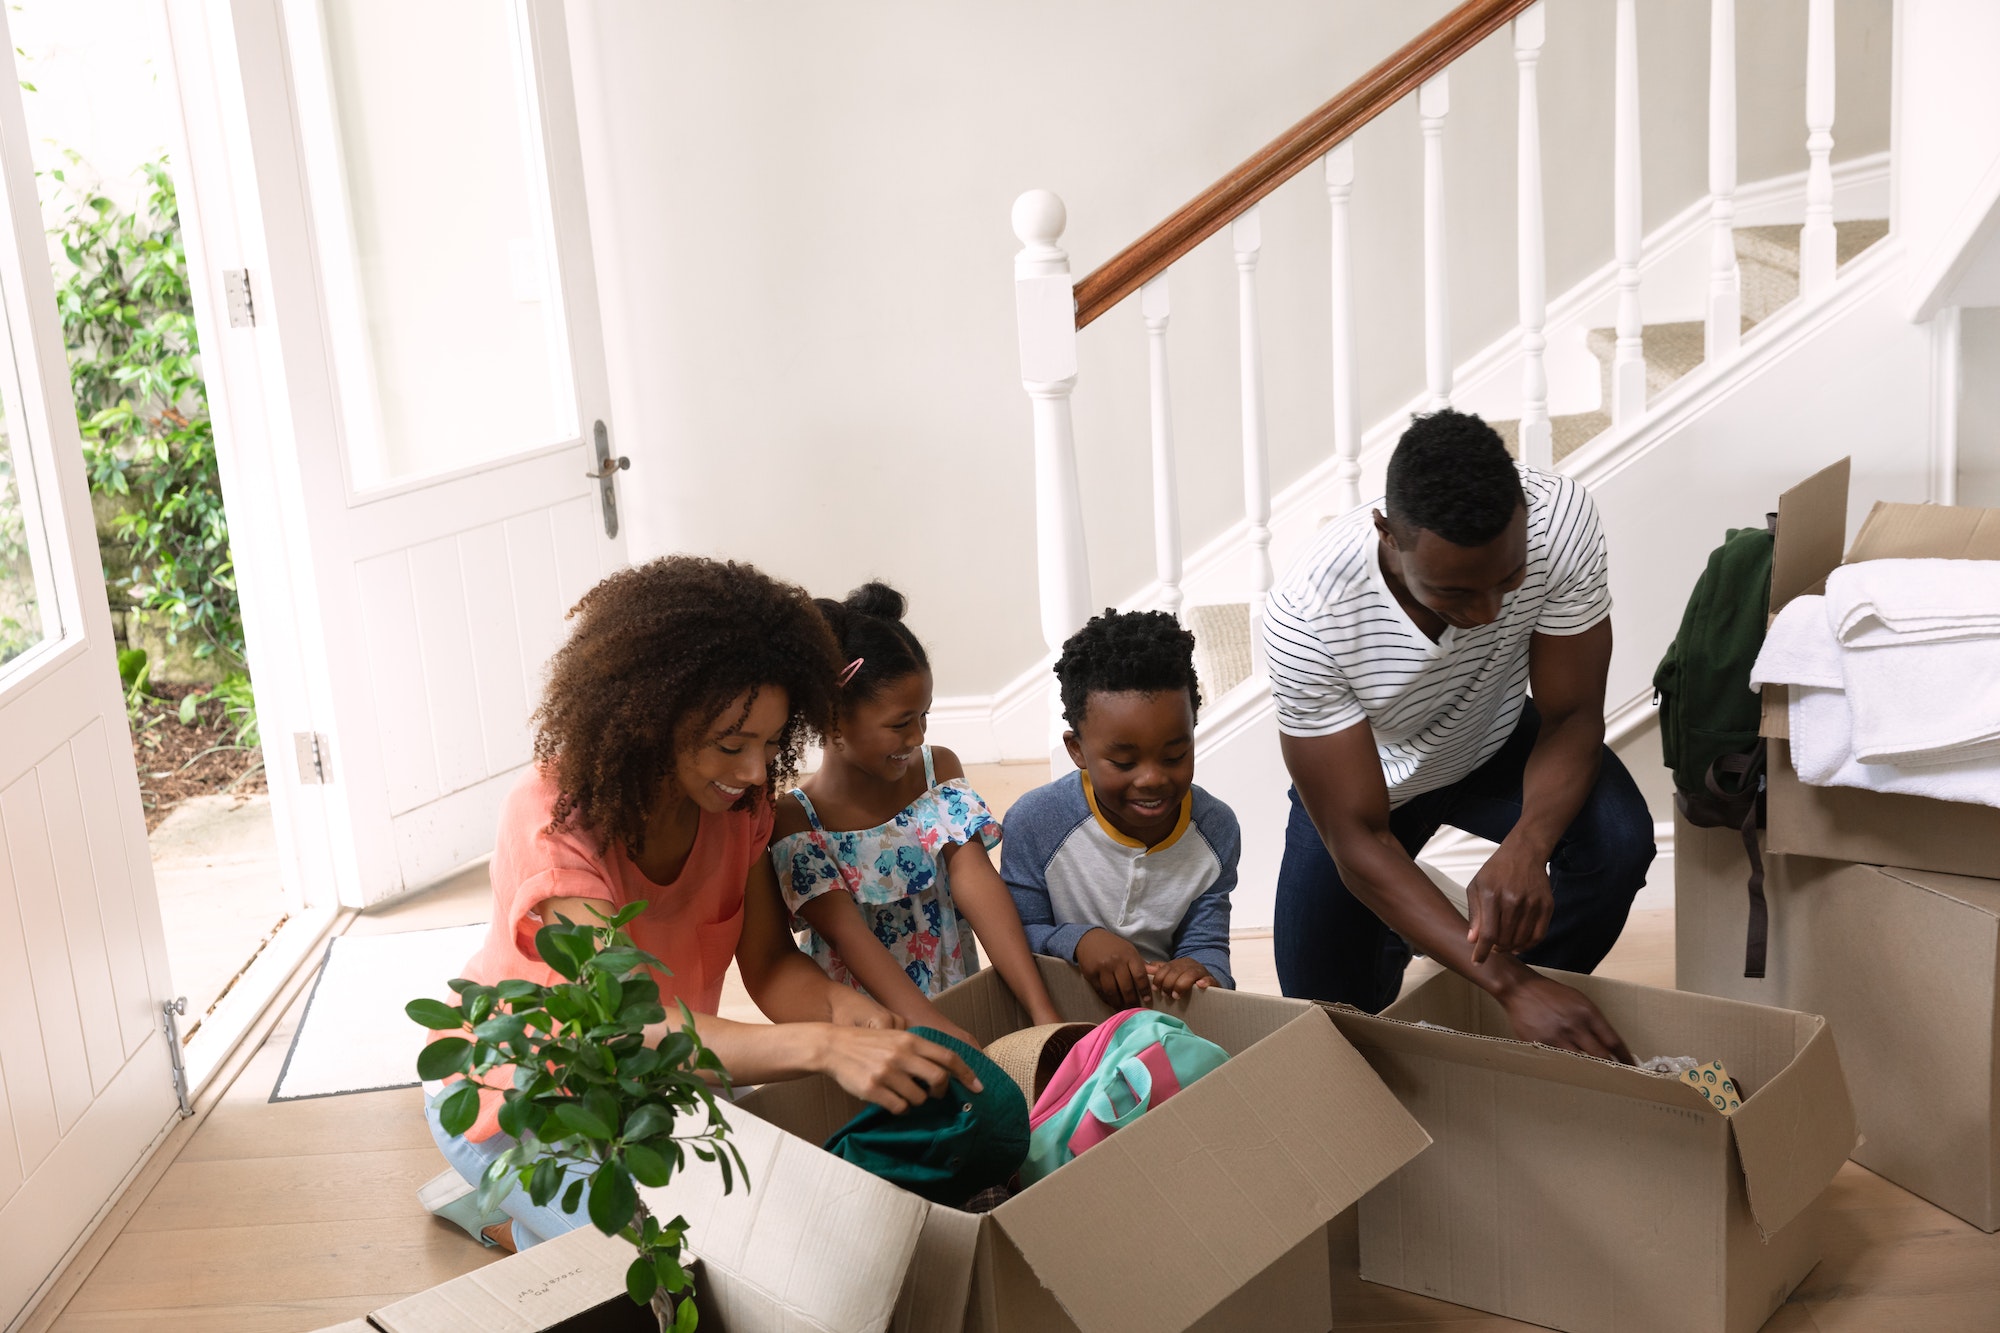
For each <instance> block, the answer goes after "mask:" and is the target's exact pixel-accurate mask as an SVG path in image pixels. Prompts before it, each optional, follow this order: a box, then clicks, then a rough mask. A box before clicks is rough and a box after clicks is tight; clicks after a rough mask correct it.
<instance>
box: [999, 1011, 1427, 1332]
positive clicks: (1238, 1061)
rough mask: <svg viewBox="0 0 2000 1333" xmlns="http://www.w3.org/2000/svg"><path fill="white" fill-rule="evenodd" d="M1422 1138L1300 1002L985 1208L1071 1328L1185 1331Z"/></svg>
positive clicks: (1357, 1059)
mask: <svg viewBox="0 0 2000 1333" xmlns="http://www.w3.org/2000/svg"><path fill="white" fill-rule="evenodd" d="M1429 1143H1430V1136H1429V1135H1427V1134H1425V1133H1424V1131H1423V1129H1422V1127H1421V1126H1419V1125H1418V1124H1417V1122H1416V1121H1415V1120H1414V1119H1413V1118H1412V1117H1411V1116H1410V1114H1409V1113H1408V1112H1407V1111H1405V1110H1404V1109H1403V1108H1402V1107H1401V1106H1400V1105H1399V1104H1398V1103H1397V1101H1396V1099H1395V1097H1394V1096H1392V1095H1391V1094H1390V1092H1389V1090H1388V1088H1386V1087H1385V1086H1383V1084H1382V1081H1381V1080H1380V1079H1378V1078H1377V1077H1376V1076H1375V1073H1374V1071H1373V1070H1371V1069H1370V1068H1369V1067H1368V1064H1367V1062H1366V1061H1365V1060H1363V1059H1362V1058H1361V1056H1360V1055H1359V1054H1358V1053H1357V1052H1356V1051H1355V1050H1354V1048H1353V1047H1351V1046H1349V1045H1348V1044H1347V1042H1346V1041H1345V1040H1343V1039H1342V1038H1341V1036H1340V1034H1339V1033H1338V1032H1336V1031H1335V1030H1334V1029H1333V1026H1332V1025H1331V1024H1329V1023H1327V1022H1325V1021H1323V1020H1322V1019H1321V1018H1320V1016H1319V1015H1318V1014H1317V1013H1314V1012H1311V1011H1307V1012H1304V1013H1301V1014H1300V1015H1299V1016H1298V1017H1297V1018H1295V1019H1293V1020H1292V1021H1291V1022H1289V1023H1287V1024H1285V1026H1284V1027H1282V1028H1281V1029H1280V1030H1279V1031H1277V1032H1275V1033H1273V1034H1272V1035H1271V1036H1269V1037H1267V1038H1266V1039H1265V1040H1263V1041H1261V1042H1259V1043H1257V1044H1256V1045H1255V1046H1254V1047H1252V1048H1251V1049H1249V1050H1247V1051H1245V1052H1244V1053H1242V1054H1241V1055H1238V1056H1236V1057H1234V1058H1233V1059H1232V1060H1230V1062H1229V1063H1228V1064H1226V1065H1224V1066H1223V1067H1222V1068H1221V1069H1220V1070H1217V1071H1216V1072H1215V1073H1213V1074H1210V1075H1209V1076H1208V1077H1207V1078H1205V1079H1203V1080H1202V1081H1201V1082H1199V1083H1197V1084H1195V1085H1194V1086H1192V1087H1190V1088H1188V1089H1187V1090H1186V1091H1184V1092H1182V1093H1181V1094H1180V1095H1179V1096H1177V1097H1175V1098H1174V1099H1173V1100H1172V1101H1170V1102H1168V1103H1166V1104H1165V1105H1164V1106H1161V1107H1160V1108H1158V1109H1157V1110H1155V1111H1152V1112H1149V1113H1148V1114H1147V1115H1145V1116H1143V1117H1142V1118H1140V1119H1139V1120H1138V1121H1136V1122H1134V1123H1133V1124H1132V1125H1130V1126H1129V1127H1127V1128H1126V1129H1123V1130H1121V1131H1119V1132H1118V1133H1117V1134H1115V1135H1113V1136H1112V1137H1111V1138H1109V1139H1107V1140H1106V1141H1105V1142H1103V1143H1101V1144H1099V1145H1098V1146H1097V1147H1095V1148H1092V1149H1091V1150H1090V1151H1089V1152H1087V1153H1084V1154H1083V1155H1082V1156H1080V1157H1078V1158H1076V1159H1075V1160H1074V1161H1072V1162H1070V1163H1069V1164H1067V1165H1066V1166H1064V1167H1063V1168H1062V1169H1061V1170H1059V1171H1057V1172H1056V1173H1055V1174H1054V1175H1052V1176H1050V1177H1049V1178H1048V1179H1046V1180H1043V1181H1041V1182H1039V1183H1037V1184H1036V1185H1034V1186H1033V1187H1032V1188H1030V1189H1028V1190H1026V1191H1025V1192H1023V1193H1021V1194H1019V1195H1017V1196H1015V1197H1014V1198H1013V1199H1011V1200H1009V1201H1008V1202H1006V1203H1004V1204H1002V1205H1001V1206H1000V1207H999V1208H997V1209H995V1210H994V1212H993V1214H992V1217H993V1220H994V1222H995V1223H996V1224H998V1225H999V1226H1000V1227H1001V1229H1002V1230H1004V1231H1005V1232H1006V1234H1007V1237H1008V1238H1009V1239H1010V1240H1011V1241H1012V1242H1013V1243H1014V1245H1015V1246H1016V1247H1017V1248H1018V1249H1019V1250H1020V1252H1021V1255H1022V1257H1023V1258H1025V1259H1026V1260H1027V1263H1028V1265H1029V1267H1030V1268H1031V1269H1032V1270H1033V1271H1034V1273H1035V1276H1036V1277H1037V1279H1039V1280H1040V1282H1041V1283H1042V1285H1043V1286H1045V1287H1047V1288H1048V1289H1049V1291H1050V1292H1051V1293H1052V1294H1053V1295H1054V1296H1055V1298H1056V1300H1057V1301H1058V1302H1060V1303H1061V1305H1062V1307H1063V1309H1064V1310H1066V1311H1067V1312H1068V1314H1069V1317H1070V1318H1071V1319H1072V1320H1074V1321H1075V1323H1076V1325H1077V1327H1078V1328H1080V1329H1082V1330H1083V1331H1084V1333H1149V1331H1150V1330H1154V1329H1159V1328H1186V1327H1190V1326H1196V1325H1198V1323H1199V1318H1200V1316H1201V1315H1202V1314H1204V1313H1206V1312H1207V1311H1209V1310H1212V1309H1213V1308H1215V1306H1216V1305H1217V1304H1219V1303H1220V1302H1221V1301H1222V1300H1223V1299H1224V1298H1225V1297H1227V1296H1229V1295H1230V1294H1231V1293H1233V1292H1234V1291H1236V1289H1237V1288H1239V1287H1241V1286H1243V1285H1244V1284H1245V1283H1246V1282H1248V1281H1249V1280H1250V1279H1251V1278H1253V1277H1255V1276H1256V1275H1257V1274H1258V1273H1260V1272H1262V1271H1263V1270H1264V1269H1265V1268H1267V1267H1269V1266H1270V1265H1271V1264H1272V1263H1274V1262H1276V1261H1277V1260H1278V1259H1279V1258H1280V1257H1282V1256H1283V1255H1285V1254H1286V1253H1287V1252H1289V1251H1290V1250H1292V1249H1293V1248H1294V1247H1295V1246H1297V1245H1298V1244H1299V1243H1300V1242H1301V1241H1303V1240H1304V1239H1305V1238H1306V1237H1307V1236H1308V1235H1310V1234H1311V1233H1312V1232H1313V1231H1314V1230H1316V1229H1317V1228H1319V1227H1320V1226H1322V1225H1324V1224H1325V1223H1326V1222H1327V1221H1328V1220H1330V1219H1331V1218H1332V1217H1334V1216H1335V1215H1336V1214H1337V1213H1339V1212H1341V1211H1343V1210H1344V1209H1346V1208H1347V1207H1348V1206H1349V1205H1351V1204H1352V1203H1354V1202H1355V1200H1357V1199H1359V1198H1360V1197H1361V1196H1362V1195H1363V1194H1365V1193H1367V1192H1368V1191H1369V1190H1370V1189H1372V1188H1373V1187H1374V1186H1375V1185H1377V1184H1378V1183H1380V1182H1381V1181H1382V1180H1384V1179H1386V1178H1387V1177H1388V1176H1389V1175H1390V1174H1392V1173H1393V1172H1395V1171H1396V1170H1397V1168H1399V1167H1401V1166H1402V1165H1403V1164H1404V1163H1405V1162H1407V1161H1409V1160H1410V1159H1411V1158H1412V1157H1415V1156H1416V1155H1417V1154H1418V1153H1419V1152H1421V1151H1423V1149H1424V1148H1425V1147H1427V1146H1428V1145H1429Z"/></svg>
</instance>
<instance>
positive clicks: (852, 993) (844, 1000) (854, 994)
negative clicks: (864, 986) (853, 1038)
mask: <svg viewBox="0 0 2000 1333" xmlns="http://www.w3.org/2000/svg"><path fill="white" fill-rule="evenodd" d="M826 1007H827V1011H828V1012H827V1020H828V1021H829V1022H831V1023H832V1024H833V1025H834V1026H835V1027H842V1028H882V1029H901V1028H906V1027H908V1026H909V1024H908V1023H906V1022H904V1021H903V1017H902V1015H900V1014H896V1013H892V1012H890V1011H889V1010H887V1009H885V1008H883V1007H882V1006H881V1005H879V1004H877V1003H875V1001H874V1000H872V999H870V998H869V997H868V996H866V995H863V994H862V993H861V992H860V991H858V990H855V989H854V988H853V987H851V986H837V987H835V988H834V990H833V991H832V992H831V993H830V994H828V996H827V998H826Z"/></svg>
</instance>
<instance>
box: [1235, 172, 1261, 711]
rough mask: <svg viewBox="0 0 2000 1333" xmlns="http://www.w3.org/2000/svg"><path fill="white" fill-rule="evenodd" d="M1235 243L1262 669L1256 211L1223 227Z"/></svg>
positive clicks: (1246, 497) (1246, 484) (1253, 632)
mask: <svg viewBox="0 0 2000 1333" xmlns="http://www.w3.org/2000/svg"><path fill="white" fill-rule="evenodd" d="M1229 238H1230V241H1231V242H1232V243H1233V244H1234V245H1235V247H1236V317H1237V349H1238V367H1239V369H1240V371H1241V374H1242V383H1243V516H1244V518H1245V520H1246V521H1247V522H1248V523H1249V526H1250V652H1251V655H1252V659H1253V660H1254V661H1255V663H1256V666H1257V670H1258V671H1260V672H1261V671H1262V670H1263V669H1264V603H1265V602H1266V600H1267V599H1268V598H1269V597H1270V593H1271V468H1270V461H1269V458H1268V456H1267V452H1266V448H1265V442H1264V344H1263V341H1262V339H1261V338H1259V336H1258V333H1257V256H1258V252H1259V251H1260V250H1262V249H1263V246H1264V231H1263V226H1262V224H1261V222H1260V221H1259V219H1258V210H1257V209H1255V208H1252V209H1251V210H1250V211H1249V212H1247V213H1245V214H1243V215H1242V216H1241V217H1239V218H1237V219H1236V221H1235V223H1234V224H1233V225H1232V226H1231V227H1230V229H1229Z"/></svg>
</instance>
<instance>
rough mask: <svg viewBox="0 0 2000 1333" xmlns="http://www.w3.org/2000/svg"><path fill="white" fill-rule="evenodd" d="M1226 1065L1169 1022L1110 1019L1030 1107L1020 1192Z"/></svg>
mask: <svg viewBox="0 0 2000 1333" xmlns="http://www.w3.org/2000/svg"><path fill="white" fill-rule="evenodd" d="M1228 1058H1229V1053H1228V1052H1227V1051H1225V1050H1223V1049H1222V1048H1221V1047H1220V1046H1217V1045H1216V1044H1215V1043H1214V1042H1212V1041H1210V1040H1208V1039H1207V1038H1206V1037H1197V1036H1196V1035H1195V1034H1194V1033H1192V1032H1190V1031H1188V1027H1187V1024H1185V1023H1183V1022H1181V1020H1180V1019H1178V1018H1175V1017H1174V1016H1173V1015H1171V1014H1163V1013H1160V1012H1158V1011H1157V1010H1153V1009H1127V1010H1125V1011H1124V1012H1123V1013H1119V1014H1113V1015H1112V1016H1111V1017H1110V1018H1107V1019H1105V1020H1104V1021H1103V1022H1102V1023H1099V1024H1098V1025H1097V1026H1096V1027H1095V1028H1093V1029H1092V1030H1091V1032H1090V1034H1089V1035H1088V1036H1086V1037H1085V1038H1084V1039H1083V1040H1082V1041H1080V1042H1078V1043H1077V1044H1076V1045H1075V1046H1073V1047H1071V1048H1070V1052H1069V1054H1068V1055H1066V1056H1064V1057H1063V1062H1062V1064H1061V1065H1060V1066H1059V1067H1058V1068H1057V1069H1056V1072H1055V1077H1053V1078H1051V1079H1050V1080H1049V1085H1048V1087H1046V1088H1044V1089H1043V1090H1042V1095H1041V1096H1040V1097H1037V1098H1036V1099H1035V1109H1034V1110H1033V1111H1032V1112H1030V1113H1029V1116H1028V1160H1027V1161H1026V1162H1024V1163H1023V1164H1022V1166H1021V1184H1022V1185H1023V1186H1027V1185H1032V1184H1034V1183H1035V1182H1036V1181H1038V1180H1040V1179H1041V1178H1042V1177H1043V1176H1046V1175H1048V1174H1049V1173H1050V1172H1051V1171H1054V1170H1055V1169H1056V1168H1057V1167H1059V1166H1061V1165H1062V1164H1063V1163H1064V1162H1067V1161H1068V1160H1069V1159H1070V1158H1072V1157H1074V1156H1076V1155H1077V1154H1078V1153H1080V1152H1083V1151H1084V1150H1085V1149H1087V1148H1091V1147H1094V1146H1095V1145H1097V1144H1099V1143H1102V1142H1104V1140H1106V1139H1108V1138H1110V1137H1111V1136H1112V1135H1113V1134H1114V1133H1116V1132H1117V1131H1118V1130H1121V1129H1123V1128H1125V1126H1127V1125H1129V1124H1131V1123H1132V1122H1133V1121H1134V1120H1137V1119H1138V1118H1139V1117H1140V1116H1142V1115H1144V1114H1145V1113H1146V1112H1147V1111H1149V1110H1151V1109H1152V1108H1153V1107H1155V1106H1158V1105H1159V1104H1160V1103H1161V1102H1164V1101H1166V1100H1167V1099H1168V1098H1169V1097H1172V1096H1173V1095H1174V1094H1175V1093H1177V1092H1179V1091H1180V1090H1181V1089H1182V1088H1185V1087H1186V1086H1187V1085H1188V1084H1190V1083H1193V1082H1194V1081H1195V1080H1196V1079H1198V1078H1200V1077H1202V1076H1203V1075H1204V1074H1207V1073H1209V1072H1210V1071H1212V1070H1214V1069H1217V1068H1219V1067H1220V1066H1221V1065H1222V1062H1223V1061H1225V1060H1227V1059H1228Z"/></svg>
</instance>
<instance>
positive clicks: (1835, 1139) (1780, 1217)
mask: <svg viewBox="0 0 2000 1333" xmlns="http://www.w3.org/2000/svg"><path fill="white" fill-rule="evenodd" d="M1792 1018H1793V1020H1794V1021H1795V1023H1796V1024H1797V1026H1798V1029H1799V1031H1800V1032H1801V1033H1802V1034H1804V1035H1805V1045H1804V1047H1803V1049H1801V1050H1800V1051H1799V1053H1798V1054H1797V1055H1796V1056H1794V1057H1793V1059H1792V1061H1791V1063H1790V1064H1789V1065H1787V1066H1786V1067H1785V1068H1784V1069H1783V1070H1782V1071H1780V1072H1779V1073H1778V1074H1777V1076H1776V1077H1774V1078H1772V1079H1771V1080H1770V1081H1769V1082H1767V1083H1765V1084H1764V1085H1763V1086H1761V1087H1758V1088H1756V1089H1754V1090H1752V1091H1751V1093H1750V1097H1749V1100H1747V1101H1745V1102H1744V1103H1743V1105H1742V1106H1740V1107H1738V1108H1737V1110H1736V1112H1735V1114H1733V1115H1731V1116H1730V1117H1729V1130H1730V1133H1731V1134H1732V1135H1733V1136H1734V1137H1735V1140H1736V1156H1737V1159H1738V1160H1739V1161H1740V1162H1741V1163H1742V1165H1743V1182H1744V1186H1745V1189H1746V1191H1747V1193H1748V1194H1749V1198H1750V1214H1751V1216H1752V1217H1754V1218H1756V1220H1757V1227H1758V1230H1760V1231H1762V1232H1763V1233H1764V1234H1765V1235H1766V1236H1769V1235H1771V1234H1772V1233H1773V1232H1776V1231H1777V1230H1778V1229H1779V1228H1780V1227H1782V1226H1784V1225H1785V1224H1786V1223H1787V1222H1790V1221H1791V1220H1792V1219H1793V1218H1795V1217H1797V1216H1798V1215H1799V1214H1800V1213H1802V1212H1804V1211H1805V1210H1806V1206H1807V1205H1808V1204H1810V1203H1812V1201H1813V1200H1814V1199H1817V1198H1818V1197H1819V1196H1820V1195H1821V1193H1823V1192H1824V1191H1825V1189H1826V1187H1827V1185H1828V1184H1829V1183H1830V1182H1831V1181H1832V1180H1833V1177H1834V1174H1835V1173H1836V1172H1838V1171H1839V1170H1840V1166H1841V1163H1843V1162H1845V1161H1846V1160H1847V1157H1848V1154H1849V1153H1851V1152H1853V1151H1854V1144H1855V1130H1854V1103H1853V1102H1852V1101H1850V1100H1849V1099H1848V1095H1847V1079H1846V1076H1845V1075H1844V1074H1842V1072H1841V1069H1840V1054H1839V1052H1838V1051H1837V1050H1836V1049H1835V1048H1834V1044H1833V1029H1832V1028H1831V1027H1829V1026H1828V1025H1827V1021H1826V1020H1825V1019H1824V1018H1821V1017H1819V1016H1818V1015H1817V1014H1794V1015H1792Z"/></svg>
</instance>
